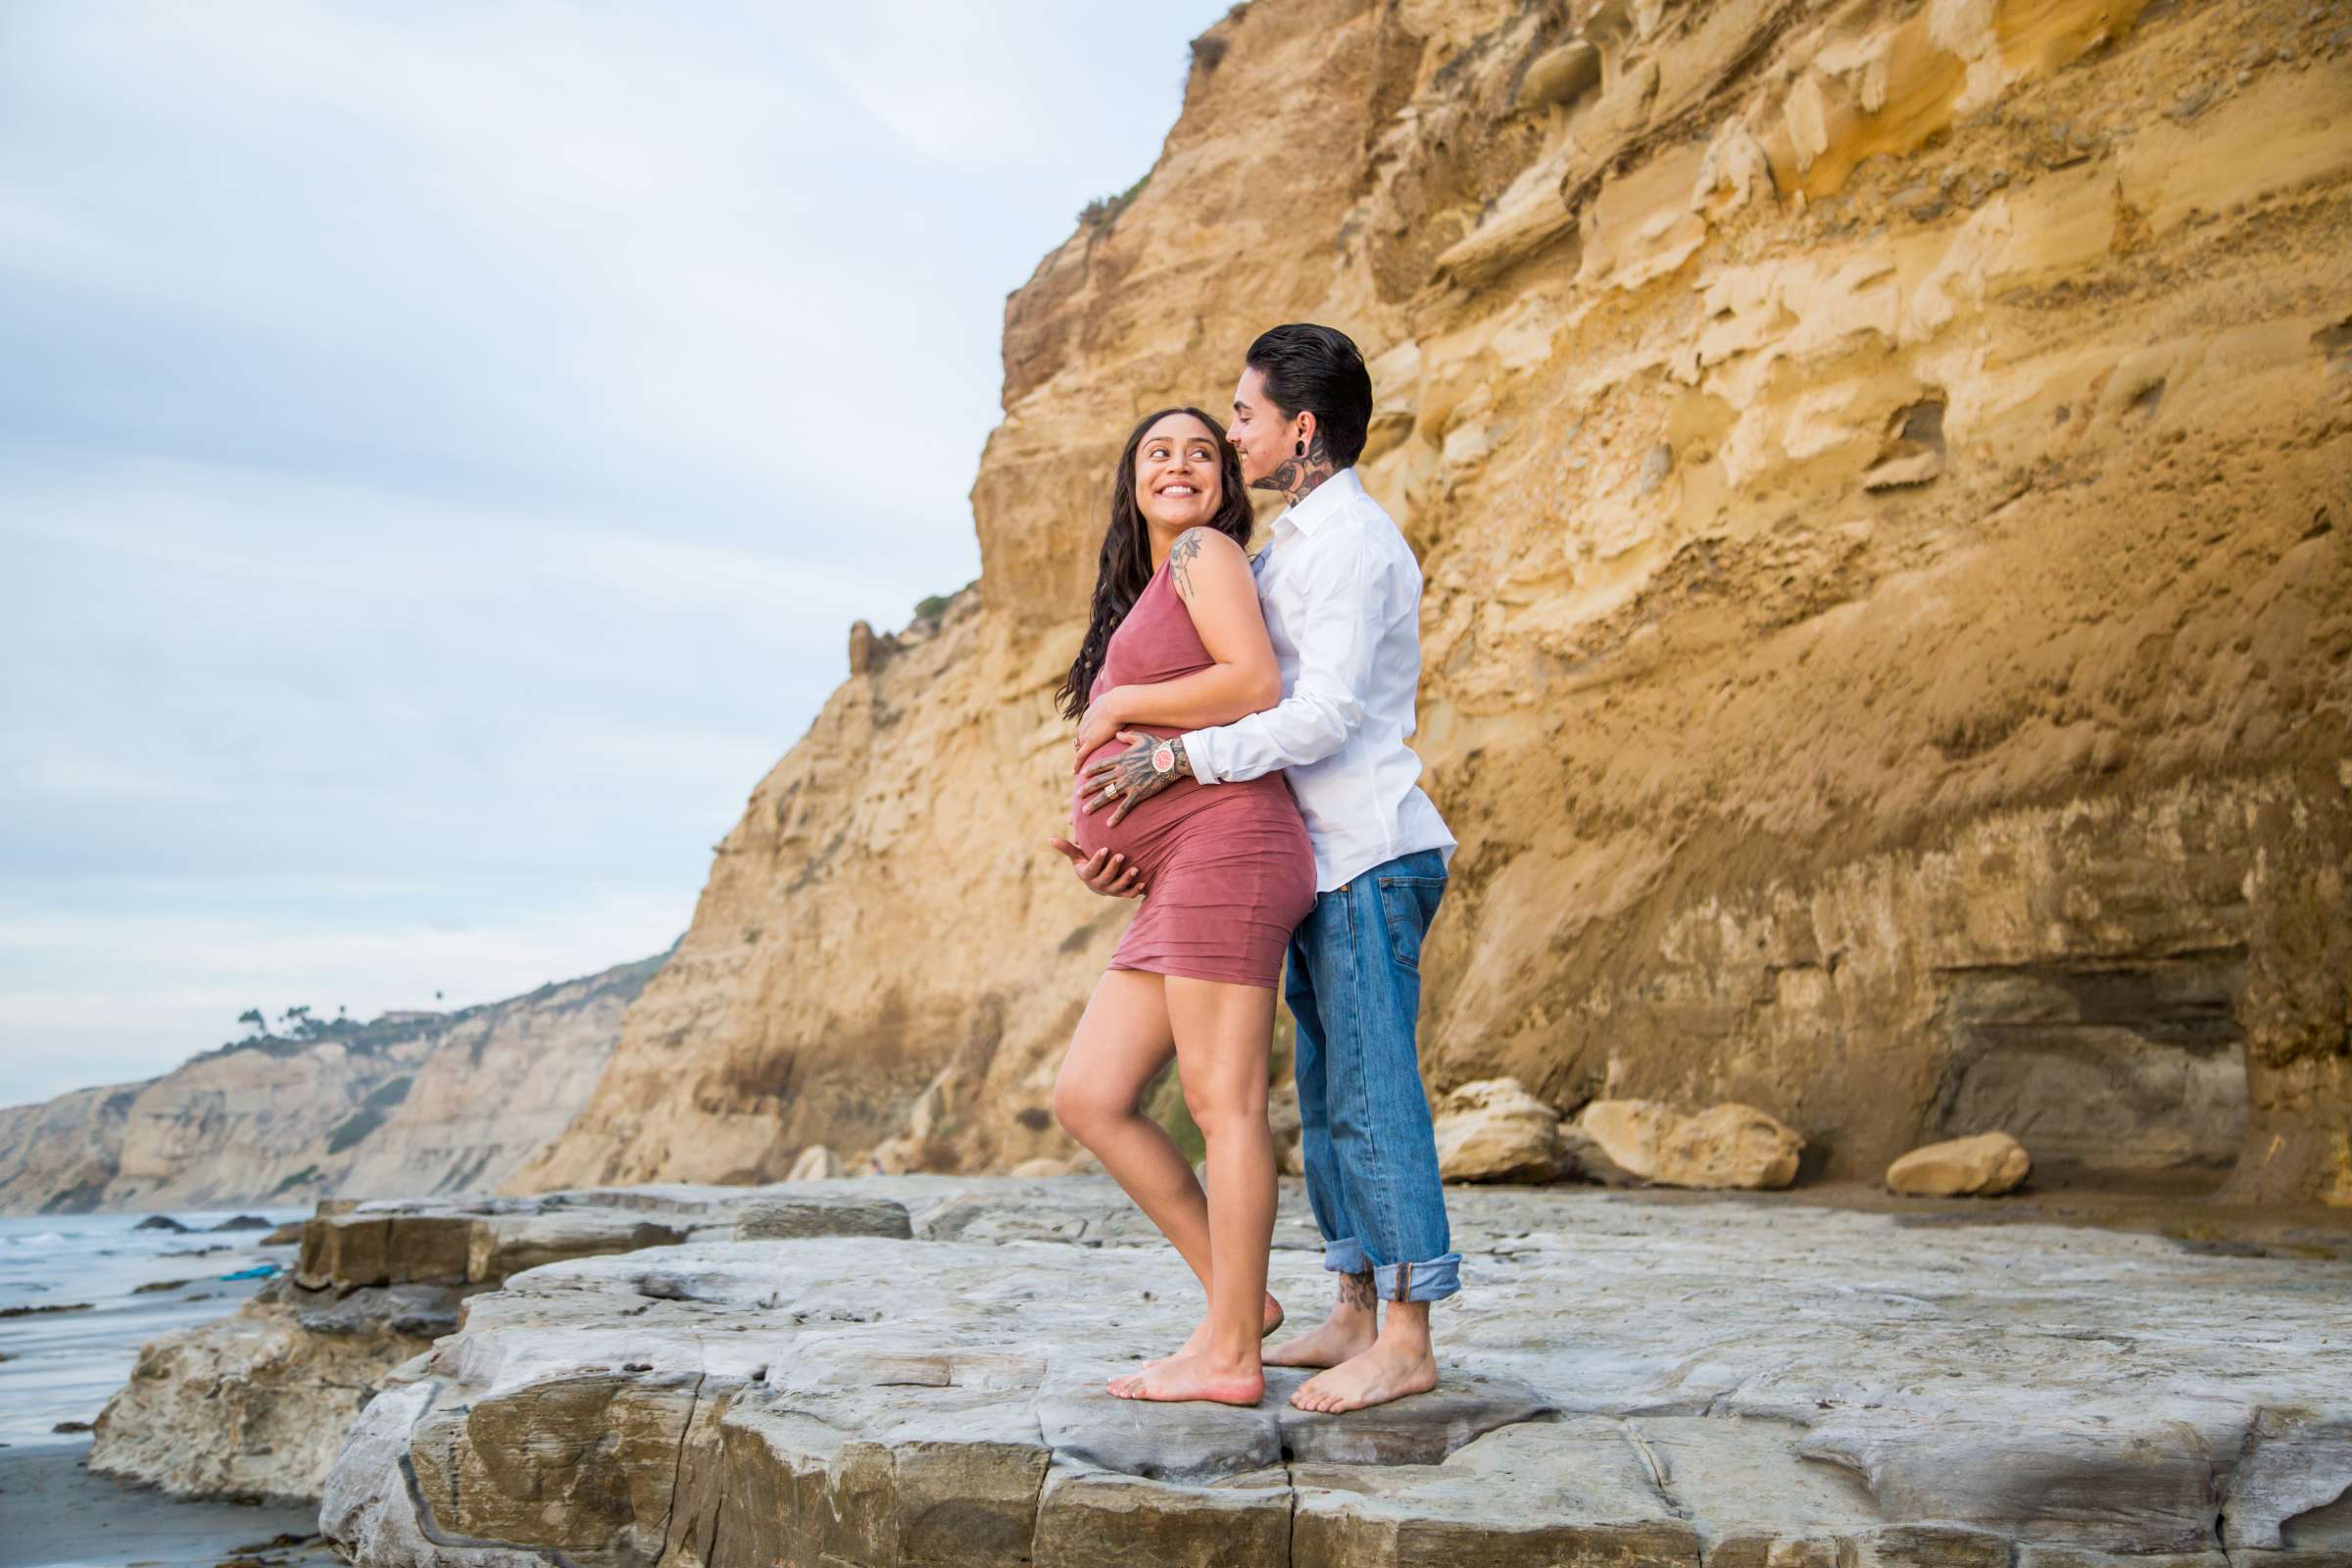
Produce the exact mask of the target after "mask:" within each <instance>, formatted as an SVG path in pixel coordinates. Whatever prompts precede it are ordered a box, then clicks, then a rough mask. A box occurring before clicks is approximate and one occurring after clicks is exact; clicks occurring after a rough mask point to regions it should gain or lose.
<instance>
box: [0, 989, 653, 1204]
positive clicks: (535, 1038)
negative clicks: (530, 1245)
mask: <svg viewBox="0 0 2352 1568" xmlns="http://www.w3.org/2000/svg"><path fill="white" fill-rule="evenodd" d="M660 963H661V960H660V959H659V958H649V959H644V960H641V961H639V962H636V963H627V964H619V965H616V966H614V967H613V968H612V969H608V970H605V971H604V972H602V973H600V974H594V975H589V976H587V977H585V978H582V979H578V980H570V981H565V982H564V983H562V984H559V985H550V986H545V987H542V988H541V989H540V990H538V991H536V992H533V993H531V994H529V995H527V996H522V997H515V998H510V999H509V1000H507V1001H505V1002H497V1003H490V1004H487V1005H482V1006H478V1007H468V1008H466V1009H463V1010H461V1011H458V1012H452V1013H446V1014H431V1013H428V1014H421V1015H417V1016H414V1017H406V1018H404V1017H401V1016H399V1015H387V1017H386V1018H384V1019H378V1020H376V1021H375V1022H374V1023H370V1024H367V1025H363V1026H361V1029H360V1031H359V1032H358V1033H356V1034H354V1035H351V1036H349V1037H346V1038H330V1039H321V1040H313V1041H293V1040H278V1041H271V1042H269V1043H268V1045H267V1046H263V1047H237V1048H228V1049H223V1050H221V1051H214V1052H207V1053H205V1054H201V1055H199V1056H196V1057H194V1058H193V1059H191V1060H189V1061H188V1062H186V1063H185V1064H183V1065H182V1066H180V1067H179V1068H177V1069H176V1070H174V1071H172V1072H169V1073H166V1074H164V1075H163V1076H162V1077H159V1078H153V1079H150V1080H148V1081H146V1082H144V1083H138V1084H123V1085H118V1086H115V1087H112V1088H108V1089H92V1090H83V1091H79V1092H77V1093H74V1094H71V1095H64V1096H60V1097H59V1098H58V1099H56V1100H54V1101H50V1102H48V1103H45V1104H41V1105H20V1106H14V1107H11V1108H8V1109H5V1110H0V1212H6V1211H12V1210H17V1211H23V1210H33V1209H38V1210H42V1211H44V1212H85V1211H88V1210H90V1209H95V1208H124V1207H134V1206H165V1205H170V1206H174V1207H203V1206H215V1205H221V1206H225V1205H231V1204H236V1203H251V1202H257V1201H271V1202H275V1203H292V1202H303V1201H312V1200H315V1199H319V1198H320V1197H323V1196H327V1195H333V1196H335V1197H338V1198H345V1199H354V1200H358V1199H369V1198H379V1197H385V1196H388V1195H392V1194H403V1193H431V1192H437V1193H450V1194H456V1193H466V1192H486V1191H488V1190H490V1189H491V1188H494V1187H496V1186H497V1185H498V1184H500V1183H501V1182H503V1181H505V1180H506V1179H507V1178H508V1177H509V1176H510V1175H512V1174H513V1173H514V1172H515V1169H516V1168H518V1167H519V1166H520V1165H521V1164H522V1162H523V1161H524V1160H525V1159H527V1158H528V1157H529V1156H530V1155H532V1154H534V1153H536V1152H538V1151H539V1150H540V1149H541V1148H542V1147H543V1146H545V1145H546V1144H547V1143H548V1142H549V1141H550V1140H552V1139H553V1138H554V1137H555V1136H556V1134H557V1133H559V1132H561V1131H562V1130H563V1128H564V1125H565V1124H566V1123H568V1122H569V1121H570V1120H571V1118H572V1117H573V1116H574V1115H575V1114H577V1112H578V1111H579V1108H580V1106H581V1105H582V1104H583V1103H586V1101H587V1099H588V1096H589V1093H590V1091H591V1090H592V1089H593V1088H594V1087H595V1085H596V1081H597V1078H598V1075H599V1074H600V1073H601V1072H602V1071H603V1070H604V1066H605V1062H606V1060H607V1058H609V1057H610V1056H611V1055H612V1054H613V1046H614V1044H615V1043H616V1042H617V1040H618V1039H619V1034H620V1020H621V1014H622V1012H623V1010H624V1009H626V1007H627V1006H628V1005H629V1004H630V1003H631V1002H633V1001H634V1000H635V999H636V997H637V994H638V992H639V991H640V990H642V989H643V988H644V985H645V982H646V980H647V978H648V977H649V976H651V975H652V973H653V972H654V970H655V969H656V968H657V967H659V966H660Z"/></svg>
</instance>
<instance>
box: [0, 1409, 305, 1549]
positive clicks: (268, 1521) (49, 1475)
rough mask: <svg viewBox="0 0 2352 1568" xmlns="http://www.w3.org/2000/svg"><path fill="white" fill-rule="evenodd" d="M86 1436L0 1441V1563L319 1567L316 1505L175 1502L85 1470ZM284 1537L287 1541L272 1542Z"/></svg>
mask: <svg viewBox="0 0 2352 1568" xmlns="http://www.w3.org/2000/svg"><path fill="white" fill-rule="evenodd" d="M89 1456H90V1440H89V1439H88V1438H86V1437H83V1438H73V1439H60V1440H58V1441H57V1442H54V1443H40V1444H14V1445H11V1446H6V1447H0V1568H132V1565H134V1564H135V1565H140V1568H217V1565H220V1564H224V1563H234V1564H236V1565H238V1568H323V1565H324V1564H328V1563H333V1562H336V1561H337V1560H338V1559H337V1558H336V1557H335V1554H334V1553H333V1551H331V1550H330V1549H328V1547H327V1545H326V1544H325V1543H324V1542H322V1541H320V1540H319V1537H318V1534H317V1532H318V1529H319V1519H318V1512H317V1510H316V1509H314V1508H310V1507H307V1506H303V1505H299V1504H286V1503H274V1504H272V1503H259V1504H256V1503H236V1502H182V1501H179V1500H177V1499H175V1498H172V1497H168V1496H166V1495H163V1494H162V1493H160V1492H157V1491H154V1490H152V1489H151V1488H146V1487H138V1486H132V1485H131V1484H129V1483H128V1482H123V1481H117V1480H115V1479H113V1478H112V1477H110V1476H101V1475H93V1474H91V1473H90V1470H89V1468H88V1465H87V1463H86V1461H87V1460H88V1458H89ZM284 1537H292V1538H294V1542H293V1543H292V1544H277V1543H279V1541H280V1538H284Z"/></svg>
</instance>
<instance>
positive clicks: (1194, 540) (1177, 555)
mask: <svg viewBox="0 0 2352 1568" xmlns="http://www.w3.org/2000/svg"><path fill="white" fill-rule="evenodd" d="M1207 532H1208V530H1207V529H1205V528H1187V529H1185V530H1184V532H1182V533H1180V534H1178V535H1177V536H1176V543H1175V544H1173V545H1172V546H1170V547H1169V549H1168V576H1169V577H1170V578H1171V579H1172V580H1173V581H1174V582H1175V585H1176V592H1177V593H1178V594H1179V595H1180V596H1182V598H1183V600H1184V602H1185V603H1186V604H1188V605H1189V604H1191V603H1192V602H1193V563H1194V562H1196V561H1198V560H1200V559H1201V538H1202V536H1204V535H1205V534H1206V533H1207Z"/></svg>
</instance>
